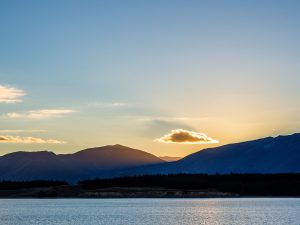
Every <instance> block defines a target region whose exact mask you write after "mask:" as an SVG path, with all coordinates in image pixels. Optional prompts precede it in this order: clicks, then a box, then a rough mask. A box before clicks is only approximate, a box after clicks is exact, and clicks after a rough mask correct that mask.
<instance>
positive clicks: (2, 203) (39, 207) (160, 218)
mask: <svg viewBox="0 0 300 225" xmlns="http://www.w3.org/2000/svg"><path fill="white" fill-rule="evenodd" d="M0 224H1V225H8V224H9V225H15V224H18V225H19V224H20V225H37V224H42V225H48V224H51V225H52V224H59V225H67V224H68V225H77V224H78V225H79V224H80V225H82V224H89V225H94V224H97V225H98V224H100V225H102V224H103V225H104V224H105V225H129V224H130V225H135V224H136V225H144V224H145V225H148V224H149V225H150V224H151V225H168V224H170V225H177V224H178V225H179V224H180V225H197V224H209V225H213V224H238V225H242V224H272V225H274V224H288V225H293V224H300V199H293V198H290V199H287V198H282V199H274V198H273V199H269V198H261V199H259V198H257V199H256V198H247V199H46V200H39V199H17V200H16V199H5V200H0Z"/></svg>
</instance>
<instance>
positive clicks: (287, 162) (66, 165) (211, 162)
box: [0, 134, 300, 182]
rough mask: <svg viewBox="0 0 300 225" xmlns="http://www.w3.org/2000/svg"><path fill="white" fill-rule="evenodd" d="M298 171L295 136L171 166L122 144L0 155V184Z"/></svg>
mask: <svg viewBox="0 0 300 225" xmlns="http://www.w3.org/2000/svg"><path fill="white" fill-rule="evenodd" d="M299 172H300V134H293V135H287V136H278V137H267V138H262V139H258V140H253V141H247V142H241V143H235V144H228V145H224V146H220V147H216V148H208V149H204V150H201V151H198V152H196V153H193V154H191V155H188V156H186V157H184V158H182V159H180V160H177V161H173V162H166V161H164V160H162V159H160V158H159V157H156V156H154V155H152V154H150V153H146V152H144V151H141V150H137V149H132V148H128V147H125V146H122V145H109V146H104V147H98V148H90V149H85V150H82V151H79V152H76V153H74V154H60V155H57V154H54V153H53V152H48V151H41V152H14V153H10V154H7V155H4V156H1V157H0V180H35V179H48V180H49V179H51V180H66V181H69V182H76V181H78V180H83V179H94V178H103V177H106V178H107V177H115V176H129V175H130V176H131V175H144V174H177V173H208V174H216V173H220V174H227V173H299Z"/></svg>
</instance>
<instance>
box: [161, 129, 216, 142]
mask: <svg viewBox="0 0 300 225" xmlns="http://www.w3.org/2000/svg"><path fill="white" fill-rule="evenodd" d="M155 141H157V142H161V143H178V144H213V143H218V142H219V141H217V140H214V139H212V138H210V137H208V136H207V135H206V134H204V133H198V132H194V131H188V130H183V129H175V130H172V131H171V132H170V133H169V134H166V135H165V136H163V137H161V138H158V139H156V140H155Z"/></svg>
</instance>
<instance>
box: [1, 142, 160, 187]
mask: <svg viewBox="0 0 300 225" xmlns="http://www.w3.org/2000/svg"><path fill="white" fill-rule="evenodd" d="M162 162H164V161H163V160H161V159H160V158H158V157H156V156H154V155H152V154H149V153H146V152H143V151H140V150H136V149H132V148H128V147H125V146H122V145H109V146H104V147H98V148H90V149H86V150H82V151H79V152H76V153H74V154H62V155H56V154H54V153H53V152H47V151H41V152H15V153H10V154H7V155H4V156H2V157H0V180H34V179H51V180H66V181H71V182H73V181H77V180H80V179H91V178H95V177H98V176H100V175H101V174H102V173H104V172H107V171H112V170H118V169H126V168H131V167H137V166H143V165H150V164H157V163H162Z"/></svg>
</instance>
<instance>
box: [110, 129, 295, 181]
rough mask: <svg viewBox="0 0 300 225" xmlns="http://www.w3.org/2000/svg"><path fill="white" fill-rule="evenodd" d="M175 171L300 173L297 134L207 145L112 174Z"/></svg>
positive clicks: (169, 172)
mask: <svg viewBox="0 0 300 225" xmlns="http://www.w3.org/2000/svg"><path fill="white" fill-rule="evenodd" d="M177 173H193V174H195V173H207V174H215V173H220V174H228V173H300V134H293V135H287V136H278V137H275V138H273V137H267V138H263V139H258V140H254V141H247V142H241V143H236V144H228V145H224V146H220V147H216V148H209V149H205V150H201V151H198V152H196V153H193V154H191V155H188V156H186V157H185V158H183V159H181V160H179V161H175V162H168V163H164V164H160V165H153V166H144V167H140V168H134V169H129V170H127V171H119V173H115V174H114V176H124V175H143V174H177Z"/></svg>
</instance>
